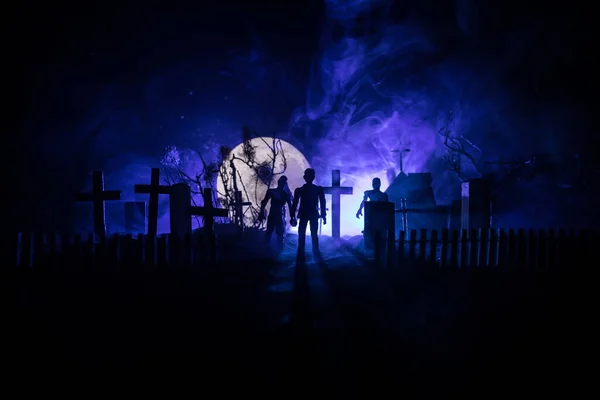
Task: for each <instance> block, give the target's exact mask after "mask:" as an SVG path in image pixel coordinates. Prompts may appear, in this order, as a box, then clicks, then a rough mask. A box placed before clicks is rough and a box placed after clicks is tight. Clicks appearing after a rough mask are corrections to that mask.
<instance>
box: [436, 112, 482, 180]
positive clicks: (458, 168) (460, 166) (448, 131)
mask: <svg viewBox="0 0 600 400" xmlns="http://www.w3.org/2000/svg"><path fill="white" fill-rule="evenodd" d="M453 125H454V113H453V112H452V110H450V111H449V112H448V115H447V116H446V120H445V121H444V124H443V125H442V127H441V128H440V129H439V130H438V134H439V135H440V136H441V137H443V138H444V142H443V143H444V147H445V148H446V154H445V155H444V156H443V160H444V161H445V162H446V164H447V165H448V169H449V170H450V171H452V172H454V173H455V174H456V176H457V177H458V179H460V181H461V182H464V181H466V180H467V176H466V173H465V167H464V163H465V162H468V163H470V165H471V166H472V167H473V169H474V170H475V171H476V172H477V174H479V175H482V173H481V170H480V168H479V162H478V161H479V160H478V158H479V157H480V156H481V149H479V147H477V146H476V145H475V144H473V143H472V142H471V141H470V140H468V139H467V138H465V137H464V136H463V135H460V134H455V133H454V132H453V130H452V128H453Z"/></svg>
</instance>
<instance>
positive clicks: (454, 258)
mask: <svg viewBox="0 0 600 400" xmlns="http://www.w3.org/2000/svg"><path fill="white" fill-rule="evenodd" d="M459 242H460V231H459V230H458V229H455V230H453V231H452V243H451V245H450V266H451V267H452V268H458V266H459V263H458V262H459V258H458V257H459V256H458V251H459V249H460V247H459Z"/></svg>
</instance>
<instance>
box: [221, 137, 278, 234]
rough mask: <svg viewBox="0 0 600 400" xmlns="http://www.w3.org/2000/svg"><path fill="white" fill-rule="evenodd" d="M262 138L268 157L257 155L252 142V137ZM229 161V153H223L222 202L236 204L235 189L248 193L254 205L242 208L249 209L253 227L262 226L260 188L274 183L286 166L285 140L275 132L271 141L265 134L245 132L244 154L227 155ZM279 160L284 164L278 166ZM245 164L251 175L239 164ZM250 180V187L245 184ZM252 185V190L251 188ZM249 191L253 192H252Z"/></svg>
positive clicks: (244, 211)
mask: <svg viewBox="0 0 600 400" xmlns="http://www.w3.org/2000/svg"><path fill="white" fill-rule="evenodd" d="M254 138H259V139H260V140H261V141H262V142H263V143H264V144H265V145H266V146H267V148H268V149H269V154H268V158H267V159H260V158H257V154H256V146H255V145H253V144H252V139H254ZM227 158H229V162H227V163H226V162H224V161H225V159H226V157H223V162H222V163H221V166H220V174H219V175H220V178H221V182H222V184H223V187H224V188H225V189H224V193H219V200H220V201H221V204H223V205H224V206H227V207H229V208H231V207H232V206H233V204H235V202H236V199H235V192H236V191H240V192H242V193H243V194H244V195H245V197H246V198H247V199H248V200H250V201H251V202H252V205H251V206H249V207H247V208H245V209H244V210H243V213H244V214H243V216H242V217H245V216H246V214H247V213H250V216H251V220H252V225H251V227H252V228H262V227H263V224H264V221H261V220H259V218H258V216H259V213H260V202H261V200H262V199H260V198H258V193H259V192H260V190H258V189H259V187H261V186H264V187H266V188H267V189H268V188H270V187H271V185H272V183H273V181H274V180H276V179H277V177H278V176H280V175H283V174H284V173H285V171H286V170H287V158H286V155H285V151H284V149H283V144H282V141H281V139H280V138H279V137H278V135H276V134H275V135H273V137H272V139H271V141H270V143H269V142H268V141H267V140H266V139H265V138H264V137H257V136H256V134H251V135H245V138H244V142H243V143H242V155H241V157H239V156H236V155H235V154H233V155H228V156H227ZM278 161H280V162H281V168H278V167H279V166H278ZM240 165H244V166H245V167H246V168H248V169H249V170H250V172H251V177H245V179H243V178H242V175H241V173H240V171H239V166H240ZM247 183H249V184H250V185H252V186H253V187H251V188H249V187H247V186H246V184H247ZM249 189H253V190H249ZM250 193H253V194H254V196H252V195H251V194H250Z"/></svg>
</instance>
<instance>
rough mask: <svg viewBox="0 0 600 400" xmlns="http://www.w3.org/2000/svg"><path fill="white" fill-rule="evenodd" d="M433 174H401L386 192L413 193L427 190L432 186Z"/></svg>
mask: <svg viewBox="0 0 600 400" xmlns="http://www.w3.org/2000/svg"><path fill="white" fill-rule="evenodd" d="M432 181H433V179H432V178H431V173H429V172H418V173H414V174H408V175H407V174H405V173H400V174H398V176H397V177H396V179H394V181H393V182H392V184H391V185H390V186H389V187H388V188H387V189H386V190H385V192H386V193H388V194H390V193H392V192H396V191H398V190H400V191H406V190H409V191H412V190H418V189H425V188H428V187H430V186H431V182H432Z"/></svg>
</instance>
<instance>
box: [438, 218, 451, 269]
mask: <svg viewBox="0 0 600 400" xmlns="http://www.w3.org/2000/svg"><path fill="white" fill-rule="evenodd" d="M449 244H450V230H449V229H448V228H444V229H442V254H441V256H440V267H441V268H446V267H447V266H448V245H449Z"/></svg>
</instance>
